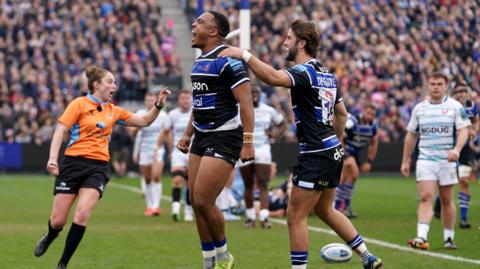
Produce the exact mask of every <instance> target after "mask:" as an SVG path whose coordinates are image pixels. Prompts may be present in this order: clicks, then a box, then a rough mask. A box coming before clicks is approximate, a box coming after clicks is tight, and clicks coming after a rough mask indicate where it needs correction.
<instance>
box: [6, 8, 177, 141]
mask: <svg viewBox="0 0 480 269" xmlns="http://www.w3.org/2000/svg"><path fill="white" fill-rule="evenodd" d="M46 3H48V4H46ZM164 24H165V25H164ZM174 47H175V38H174V37H173V33H172V31H171V27H169V25H166V23H165V22H164V20H162V17H161V7H160V6H159V5H158V2H157V1H155V0H144V1H125V0H116V1H88V2H82V1H47V2H45V1H1V2H0V110H1V115H0V142H1V141H7V142H14V141H16V142H19V143H28V142H35V143H38V144H41V143H43V142H48V141H50V138H51V134H52V131H53V129H52V122H53V123H54V122H55V119H56V118H57V117H58V116H59V115H60V114H61V113H62V112H63V110H64V109H65V107H66V105H67V104H68V102H70V101H71V100H72V99H73V98H75V97H77V96H79V95H81V94H82V92H83V91H85V89H86V86H85V84H84V81H83V80H82V72H83V70H84V69H85V67H87V66H90V65H92V64H96V65H99V66H103V67H106V68H107V69H109V70H111V71H112V72H113V73H114V74H115V75H116V80H117V83H118V91H117V95H116V97H115V99H116V100H117V101H121V100H126V99H128V100H143V95H144V93H145V92H146V91H147V89H148V87H149V86H150V85H158V84H164V85H165V84H172V83H177V86H176V88H180V87H182V85H181V81H182V80H181V70H179V65H178V62H177V61H178V60H177V56H176V55H175V54H174V53H173V48H174ZM179 77H180V79H179ZM178 83H180V84H178Z"/></svg>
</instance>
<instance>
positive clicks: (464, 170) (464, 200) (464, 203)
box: [434, 83, 479, 229]
mask: <svg viewBox="0 0 480 269" xmlns="http://www.w3.org/2000/svg"><path fill="white" fill-rule="evenodd" d="M452 95H453V98H455V100H457V101H458V102H460V104H462V105H463V108H464V109H465V112H466V113H467V116H468V118H469V119H470V122H471V124H472V127H471V128H470V129H469V140H467V143H465V146H463V148H462V151H461V152H460V157H459V159H458V163H459V166H458V177H459V181H460V192H459V193H458V202H459V205H460V206H459V207H460V223H459V227H460V228H462V229H469V228H470V227H471V225H470V223H468V208H469V207H470V190H469V183H468V182H469V180H470V177H471V176H472V171H473V161H474V158H475V152H474V151H473V148H474V147H475V145H473V143H474V141H475V139H476V137H477V133H478V130H479V120H478V109H477V105H476V104H475V103H474V102H473V101H472V100H470V90H469V87H468V85H466V84H463V83H458V84H457V85H455V88H454V89H453V92H452ZM434 212H435V215H436V216H437V217H438V218H439V217H440V215H441V202H440V197H437V199H436V200H435V208H434Z"/></svg>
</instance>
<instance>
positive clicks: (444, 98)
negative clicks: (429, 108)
mask: <svg viewBox="0 0 480 269" xmlns="http://www.w3.org/2000/svg"><path fill="white" fill-rule="evenodd" d="M447 99H448V96H446V95H445V96H444V97H443V100H442V102H440V103H438V104H434V103H432V100H428V102H429V103H430V104H431V105H439V104H443V103H445V101H447Z"/></svg>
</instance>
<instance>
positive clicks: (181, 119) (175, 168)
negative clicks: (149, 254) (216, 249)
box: [168, 90, 193, 221]
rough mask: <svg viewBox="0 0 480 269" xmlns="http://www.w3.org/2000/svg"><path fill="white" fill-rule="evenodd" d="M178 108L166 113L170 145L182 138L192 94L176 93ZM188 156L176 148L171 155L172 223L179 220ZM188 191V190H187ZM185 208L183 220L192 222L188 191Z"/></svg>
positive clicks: (183, 91) (190, 111) (185, 91)
mask: <svg viewBox="0 0 480 269" xmlns="http://www.w3.org/2000/svg"><path fill="white" fill-rule="evenodd" d="M177 101H178V107H177V108H175V109H174V110H172V111H170V112H169V113H168V117H169V118H170V137H171V141H170V143H172V145H176V144H177V143H178V141H180V139H181V138H182V136H183V133H184V132H185V129H186V128H187V125H188V121H189V120H190V115H191V114H192V92H190V91H188V90H181V91H180V92H179V93H178V100H177ZM171 148H173V147H171ZM187 168H188V155H186V154H183V153H182V152H180V151H179V150H178V149H177V148H173V149H172V154H171V170H170V171H171V172H172V175H173V182H172V217H173V220H174V221H178V220H179V215H180V207H181V204H180V199H181V196H182V188H183V186H184V185H185V183H186V182H187V175H188V174H187V173H188V169H187ZM187 190H188V189H187ZM185 202H186V203H185V207H184V210H183V213H184V220H185V221H192V220H193V215H192V214H193V212H192V207H191V205H190V199H189V198H188V191H187V195H186V197H185Z"/></svg>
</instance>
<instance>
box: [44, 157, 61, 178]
mask: <svg viewBox="0 0 480 269" xmlns="http://www.w3.org/2000/svg"><path fill="white" fill-rule="evenodd" d="M47 171H48V172H49V173H50V175H52V176H54V177H56V176H58V173H59V169H58V163H57V161H55V160H48V162H47Z"/></svg>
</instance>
